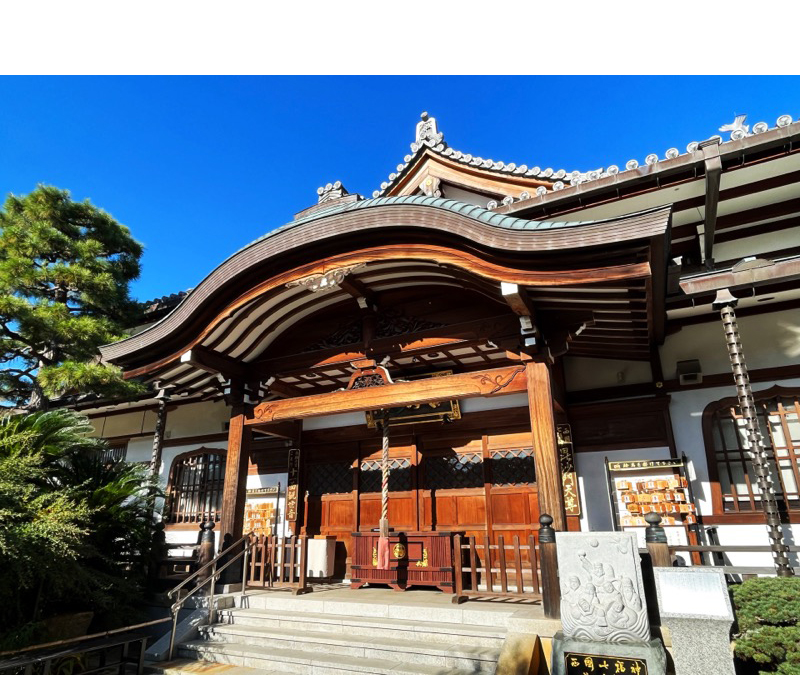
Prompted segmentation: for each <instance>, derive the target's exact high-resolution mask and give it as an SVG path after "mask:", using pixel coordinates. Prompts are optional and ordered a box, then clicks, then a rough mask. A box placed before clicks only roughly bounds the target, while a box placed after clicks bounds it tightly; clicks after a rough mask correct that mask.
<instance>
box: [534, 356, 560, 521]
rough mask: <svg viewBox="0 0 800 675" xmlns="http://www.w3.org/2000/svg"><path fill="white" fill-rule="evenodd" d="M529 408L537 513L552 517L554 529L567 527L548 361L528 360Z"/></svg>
mask: <svg viewBox="0 0 800 675" xmlns="http://www.w3.org/2000/svg"><path fill="white" fill-rule="evenodd" d="M525 375H526V377H527V381H528V408H529V410H530V415H531V437H532V439H533V455H534V459H535V461H536V486H537V488H538V490H539V512H540V513H547V514H549V515H550V516H552V518H553V528H554V529H555V530H558V531H562V532H563V531H564V530H566V529H567V520H566V515H565V513H564V494H563V492H562V487H561V466H560V464H559V461H558V447H557V445H556V428H555V418H554V416H553V395H552V391H551V386H550V371H549V370H548V369H547V364H545V363H537V362H534V361H528V363H527V364H526V365H525Z"/></svg>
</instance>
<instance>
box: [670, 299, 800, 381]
mask: <svg viewBox="0 0 800 675" xmlns="http://www.w3.org/2000/svg"><path fill="white" fill-rule="evenodd" d="M737 321H738V324H739V331H740V333H741V337H742V346H743V348H744V354H745V358H746V359H747V367H748V368H749V369H750V370H754V369H756V368H772V367H775V366H784V365H790V364H796V363H797V362H798V358H799V357H800V312H798V311H797V310H787V311H784V312H774V313H772V314H761V315H757V316H743V317H737ZM660 352H661V363H662V367H663V369H664V377H665V378H667V379H672V378H674V377H676V367H675V364H676V363H677V362H678V361H685V360H689V359H698V360H699V361H700V366H701V367H702V369H703V373H705V374H706V375H710V374H716V373H728V372H730V368H731V365H730V361H729V360H728V352H727V348H726V346H725V334H724V333H723V330H722V323H721V322H720V321H712V322H710V323H702V324H697V325H694V326H684V328H682V329H681V330H680V331H678V332H677V333H674V334H673V335H669V336H667V339H666V340H665V342H664V345H663V346H662V347H661V348H660ZM732 382H733V376H731V383H732ZM730 393H732V389H731V392H730ZM730 393H729V394H728V395H730Z"/></svg>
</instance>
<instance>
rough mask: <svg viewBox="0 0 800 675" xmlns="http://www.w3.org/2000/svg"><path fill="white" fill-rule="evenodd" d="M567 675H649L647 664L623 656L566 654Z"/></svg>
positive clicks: (640, 660) (565, 670) (565, 669)
mask: <svg viewBox="0 0 800 675" xmlns="http://www.w3.org/2000/svg"><path fill="white" fill-rule="evenodd" d="M564 673H565V675H585V674H586V673H591V674H592V675H647V663H645V661H643V660H642V659H629V658H625V657H622V656H598V655H597V654H578V653H576V652H564Z"/></svg>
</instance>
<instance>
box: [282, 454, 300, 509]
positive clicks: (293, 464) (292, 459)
mask: <svg viewBox="0 0 800 675" xmlns="http://www.w3.org/2000/svg"><path fill="white" fill-rule="evenodd" d="M299 490H300V449H299V448H290V449H289V480H288V484H287V485H286V507H285V509H286V520H287V521H289V522H290V523H294V522H297V501H298V498H299V494H298V492H299Z"/></svg>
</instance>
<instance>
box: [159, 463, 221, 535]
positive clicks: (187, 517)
mask: <svg viewBox="0 0 800 675" xmlns="http://www.w3.org/2000/svg"><path fill="white" fill-rule="evenodd" d="M224 483H225V455H224V454H223V453H222V452H215V451H213V450H205V451H201V452H194V453H190V454H188V455H181V456H178V457H176V458H175V461H174V462H173V463H172V471H171V475H170V489H169V497H170V513H169V522H171V523H202V522H205V521H218V520H219V519H220V513H221V511H222V490H223V486H224Z"/></svg>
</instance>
